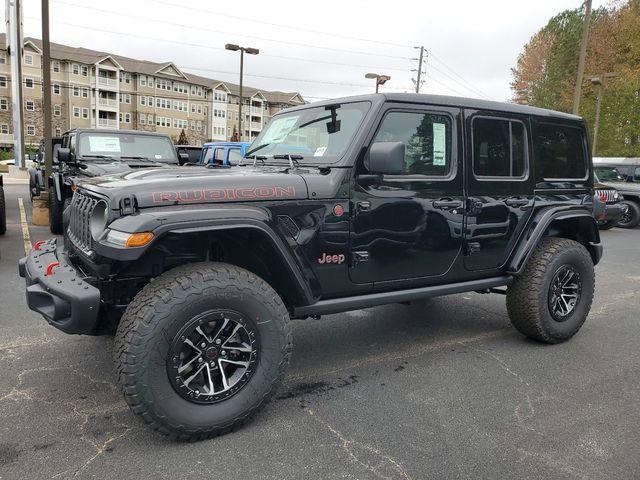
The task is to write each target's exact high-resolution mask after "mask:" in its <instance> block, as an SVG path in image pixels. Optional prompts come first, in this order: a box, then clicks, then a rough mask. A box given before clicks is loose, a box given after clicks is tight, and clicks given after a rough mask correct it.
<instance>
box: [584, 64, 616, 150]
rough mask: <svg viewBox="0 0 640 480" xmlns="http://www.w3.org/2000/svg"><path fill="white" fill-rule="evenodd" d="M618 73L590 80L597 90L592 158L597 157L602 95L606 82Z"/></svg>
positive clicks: (606, 74)
mask: <svg viewBox="0 0 640 480" xmlns="http://www.w3.org/2000/svg"><path fill="white" fill-rule="evenodd" d="M615 76H617V73H604V74H602V75H599V76H597V77H591V78H589V81H590V82H591V84H592V85H593V86H595V87H596V89H597V94H596V95H597V96H596V118H595V120H594V122H593V145H592V146H591V156H595V154H596V147H597V145H598V130H599V129H600V107H601V106H602V95H603V90H604V82H605V80H606V79H607V78H613V77H615Z"/></svg>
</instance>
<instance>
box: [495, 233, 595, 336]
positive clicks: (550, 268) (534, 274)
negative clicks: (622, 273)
mask: <svg viewBox="0 0 640 480" xmlns="http://www.w3.org/2000/svg"><path fill="white" fill-rule="evenodd" d="M594 288H595V272H594V267H593V261H592V259H591V255H589V252H587V249H586V248H585V247H584V246H583V245H582V244H580V243H578V242H576V241H574V240H569V239H566V238H553V237H548V238H543V239H542V240H541V241H540V243H539V244H538V246H537V247H536V249H535V250H534V252H533V254H532V255H531V258H530V259H529V261H528V262H527V265H526V266H525V268H524V270H523V272H522V274H521V275H520V276H518V277H517V278H516V280H515V281H514V282H513V283H512V284H511V285H510V286H509V288H508V289H507V311H508V312H509V318H510V319H511V323H512V324H513V325H514V326H515V327H516V329H518V331H520V333H522V334H524V335H526V336H527V337H529V338H532V339H535V340H538V341H541V342H546V343H560V342H564V341H566V340H568V339H569V338H571V337H572V336H573V335H575V334H576V333H577V332H578V330H580V327H582V324H583V323H584V322H585V320H586V319H587V315H589V310H590V309H591V302H592V300H593V292H594Z"/></svg>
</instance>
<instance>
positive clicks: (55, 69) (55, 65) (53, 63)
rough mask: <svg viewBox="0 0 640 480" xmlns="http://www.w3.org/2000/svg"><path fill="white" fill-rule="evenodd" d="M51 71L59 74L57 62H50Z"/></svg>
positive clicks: (58, 63)
mask: <svg viewBox="0 0 640 480" xmlns="http://www.w3.org/2000/svg"><path fill="white" fill-rule="evenodd" d="M51 70H53V71H54V72H55V73H60V62H59V61H57V60H54V61H53V62H51Z"/></svg>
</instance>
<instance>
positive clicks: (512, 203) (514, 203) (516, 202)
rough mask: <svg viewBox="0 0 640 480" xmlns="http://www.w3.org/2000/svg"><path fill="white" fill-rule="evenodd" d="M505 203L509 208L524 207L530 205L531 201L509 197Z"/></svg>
mask: <svg viewBox="0 0 640 480" xmlns="http://www.w3.org/2000/svg"><path fill="white" fill-rule="evenodd" d="M504 203H505V204H507V205H508V206H509V207H524V206H526V205H529V199H528V198H521V197H509V198H507V199H506V200H505V201H504Z"/></svg>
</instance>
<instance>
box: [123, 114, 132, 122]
mask: <svg viewBox="0 0 640 480" xmlns="http://www.w3.org/2000/svg"><path fill="white" fill-rule="evenodd" d="M124 123H131V114H130V113H125V114H124Z"/></svg>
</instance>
